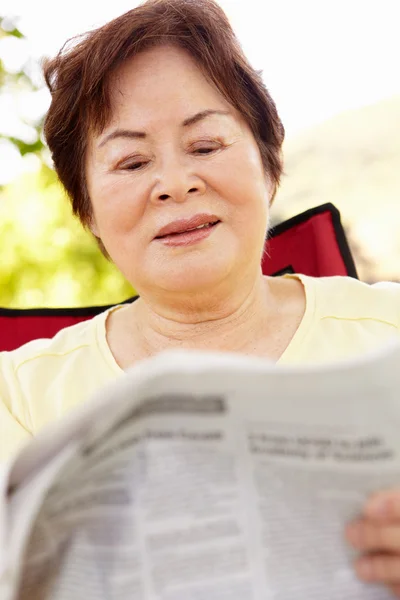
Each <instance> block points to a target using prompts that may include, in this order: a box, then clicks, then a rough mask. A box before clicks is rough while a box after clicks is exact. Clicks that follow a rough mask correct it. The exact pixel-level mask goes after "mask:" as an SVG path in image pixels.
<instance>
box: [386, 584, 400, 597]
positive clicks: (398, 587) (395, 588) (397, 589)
mask: <svg viewBox="0 0 400 600" xmlns="http://www.w3.org/2000/svg"><path fill="white" fill-rule="evenodd" d="M388 587H389V590H390V591H391V592H392V594H393V596H394V597H395V598H400V583H397V584H394V585H389V586H388Z"/></svg>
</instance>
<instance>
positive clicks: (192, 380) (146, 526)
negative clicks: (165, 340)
mask: <svg viewBox="0 0 400 600" xmlns="http://www.w3.org/2000/svg"><path fill="white" fill-rule="evenodd" d="M399 365H400V347H399V346H391V347H389V348H386V349H385V350H384V351H382V352H380V353H377V354H374V355H373V356H368V357H367V358H364V359H363V360H359V361H353V362H346V363H341V364H337V365H333V366H327V367H318V368H317V367H284V366H280V367H278V366H276V365H273V364H269V363H268V362H266V361H264V360H261V359H252V358H246V357H240V356H235V355H223V354H206V353H191V352H187V353H184V354H183V353H179V352H178V353H176V352H172V353H167V354H162V355H159V356H157V357H155V358H153V359H150V360H149V361H146V362H143V363H140V364H139V365H138V366H137V367H135V368H134V369H132V370H131V371H130V372H128V373H127V374H126V376H123V377H121V378H120V379H119V380H117V381H116V382H115V383H113V384H112V385H110V386H108V387H107V388H106V389H103V390H102V391H101V392H100V393H99V394H98V395H97V396H96V397H95V398H93V399H92V400H91V401H89V402H87V403H86V404H85V405H84V406H82V407H80V409H79V410H77V411H76V412H74V413H73V414H72V415H71V416H70V417H68V418H67V419H65V420H63V421H62V422H60V423H58V424H56V425H52V426H50V427H48V428H47V429H46V430H44V431H43V433H42V434H40V435H39V436H38V437H37V438H35V439H34V440H32V442H30V443H29V444H28V445H27V446H26V447H25V448H24V449H23V450H22V451H21V452H20V453H19V454H18V455H17V456H16V458H14V459H13V460H12V461H10V462H9V463H8V464H7V465H6V466H5V467H4V468H3V472H2V475H1V483H0V598H1V600H50V599H51V600H67V599H68V600H70V599H74V600H76V599H77V598H79V599H80V598H84V599H85V600H127V599H135V600H272V599H273V600H304V599H307V600H317V599H318V600H321V599H322V598H323V599H326V600H343V599H344V598H345V599H346V600H361V599H362V600H375V599H376V600H378V599H379V600H385V599H389V598H390V597H391V596H390V595H389V592H387V591H385V588H384V587H382V586H378V585H377V586H374V585H370V584H368V585H367V584H363V583H361V582H360V581H358V580H357V579H356V577H355V575H354V573H353V568H352V561H353V560H354V554H353V553H352V551H351V550H350V548H349V547H348V546H347V544H346V542H345V540H344V527H345V524H346V523H347V522H348V521H349V520H351V519H353V518H354V517H356V516H357V515H359V514H360V511H361V508H362V506H363V504H364V502H365V499H366V498H367V496H368V495H369V494H370V493H372V492H375V491H378V490H380V489H382V488H386V487H388V486H394V485H398V484H399V483H400V436H399V428H400V398H399V390H400V369H399Z"/></svg>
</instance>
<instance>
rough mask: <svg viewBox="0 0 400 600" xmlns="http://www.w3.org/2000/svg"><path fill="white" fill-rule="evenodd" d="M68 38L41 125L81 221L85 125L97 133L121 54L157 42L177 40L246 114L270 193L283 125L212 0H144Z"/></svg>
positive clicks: (106, 116) (86, 217)
mask: <svg viewBox="0 0 400 600" xmlns="http://www.w3.org/2000/svg"><path fill="white" fill-rule="evenodd" d="M70 42H72V43H69V42H67V43H66V44H65V45H64V46H63V48H62V49H61V50H60V52H59V53H58V55H57V56H56V57H55V58H53V59H50V60H47V61H45V63H44V67H43V70H44V76H45V80H46V83H47V85H48V87H49V89H50V92H51V96H52V101H51V105H50V108H49V110H48V112H47V116H46V119H45V124H44V133H45V138H46V141H47V144H48V146H49V148H50V151H51V153H52V158H53V162H54V167H55V170H56V172H57V175H58V177H59V179H60V181H61V183H62V184H63V185H64V187H65V189H66V191H67V193H68V195H69V197H70V199H71V203H72V209H73V212H74V214H75V215H77V216H78V217H79V219H80V220H81V222H82V224H83V225H84V226H87V225H88V223H89V222H90V217H91V216H92V207H91V202H90V198H89V193H88V190H87V185H86V177H85V158H86V150H87V146H88V139H89V134H90V132H98V133H100V132H101V131H102V130H103V129H104V128H105V126H106V125H107V124H108V122H109V120H110V118H111V97H110V89H109V82H110V77H111V76H112V74H113V73H114V72H115V70H116V69H117V68H118V66H119V65H121V64H122V63H123V62H124V61H126V60H127V59H130V58H132V57H133V56H135V55H137V54H138V53H139V52H141V51H143V50H145V49H147V48H149V47H152V46H156V45H163V44H174V45H177V46H179V47H181V48H183V49H184V50H186V51H187V52H188V53H189V54H190V55H191V56H192V58H193V59H194V60H195V61H196V62H197V64H198V65H199V68H200V69H201V70H202V72H203V73H204V74H205V76H206V77H207V78H208V80H209V81H211V82H212V83H213V84H214V85H215V86H216V88H217V89H218V90H219V91H220V93H221V94H222V95H223V96H224V98H225V99H226V100H227V101H228V102H229V103H230V104H231V105H233V106H234V107H235V108H236V109H237V110H238V111H239V112H240V113H241V114H242V115H243V117H244V119H245V120H246V122H247V123H248V125H249V126H250V128H251V131H252V133H253V135H254V137H255V140H256V142H257V144H258V147H259V149H260V154H261V157H262V162H263V165H264V168H265V170H266V173H267V174H268V175H269V177H270V178H271V180H272V183H273V184H274V194H275V192H276V189H277V187H278V185H279V182H280V178H281V175H282V170H283V165H282V154H281V149H282V143H283V139H284V128H283V125H282V123H281V121H280V118H279V115H278V112H277V110H276V106H275V103H274V101H273V100H272V98H271V96H270V94H269V92H268V90H267V89H266V87H265V85H264V83H263V81H262V78H261V74H260V72H258V71H256V70H254V69H253V68H252V67H251V65H250V64H249V62H248V61H247V59H246V57H245V56H244V54H243V50H242V48H241V46H240V44H239V42H238V40H237V38H236V36H235V34H234V32H233V30H232V28H231V25H230V23H229V21H228V19H227V17H226V15H225V13H224V12H223V10H222V8H221V7H220V6H219V5H218V4H217V3H216V2H215V1H214V0H147V1H146V2H144V3H143V4H141V5H140V6H138V7H137V8H134V9H132V10H130V11H128V12H127V13H125V14H123V15H121V16H120V17H118V18H116V19H114V20H113V21H110V22H109V23H107V24H106V25H104V26H102V27H100V28H98V29H95V30H93V31H90V32H89V33H86V34H84V35H83V36H81V37H78V38H73V39H72V40H70ZM103 250H104V249H103Z"/></svg>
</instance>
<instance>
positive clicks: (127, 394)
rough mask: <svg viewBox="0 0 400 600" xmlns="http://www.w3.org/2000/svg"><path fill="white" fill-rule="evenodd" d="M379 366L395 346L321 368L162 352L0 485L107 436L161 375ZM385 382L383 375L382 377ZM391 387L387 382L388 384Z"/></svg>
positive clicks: (399, 351) (90, 404) (46, 437)
mask: <svg viewBox="0 0 400 600" xmlns="http://www.w3.org/2000/svg"><path fill="white" fill-rule="evenodd" d="M379 363H381V368H382V369H384V370H385V371H388V372H389V373H392V372H393V369H396V368H398V365H400V344H399V343H398V342H397V341H396V342H392V341H390V342H389V343H388V344H386V345H384V346H382V347H381V348H379V349H377V350H375V351H373V352H370V353H368V354H366V355H363V356H361V357H356V358H352V359H350V360H341V361H337V362H334V363H327V364H323V365H313V364H307V365H279V364H278V365H277V364H275V363H273V362H272V361H268V360H266V359H263V358H258V357H248V356H244V355H239V354H234V353H214V352H198V351H178V350H177V351H175V350H172V351H167V352H162V353H160V354H158V355H157V356H155V357H152V358H148V359H145V360H143V361H141V362H139V363H137V365H135V366H134V367H132V368H131V369H129V370H127V371H126V374H125V376H123V377H121V378H120V379H117V380H116V381H113V382H111V383H109V384H107V385H106V386H104V388H102V389H101V390H100V391H99V392H97V393H96V394H94V396H93V397H91V398H89V400H88V401H87V402H85V403H84V404H83V405H82V406H79V407H77V408H76V409H74V410H73V411H72V412H71V413H70V414H69V415H67V416H66V417H64V418H63V419H61V421H59V422H57V423H51V424H49V425H47V426H46V427H45V428H43V430H42V431H41V432H40V433H39V434H38V435H37V436H36V437H35V438H33V439H32V440H30V441H29V442H28V443H27V444H26V445H24V446H23V447H22V449H21V450H20V451H19V452H18V453H17V454H16V455H15V456H14V457H13V459H12V460H11V461H10V462H9V464H8V465H7V467H6V477H5V478H4V479H5V481H4V480H3V481H2V482H1V484H0V492H1V487H3V488H4V487H5V489H6V490H7V491H8V492H9V491H12V490H13V489H14V488H15V487H16V486H18V485H19V484H20V483H21V482H22V481H24V480H25V479H26V478H29V477H31V476H32V475H34V473H36V471H37V470H38V469H40V468H41V467H42V466H43V465H44V464H45V463H46V461H48V460H51V459H52V457H53V456H54V454H55V453H57V452H59V451H60V450H61V449H62V448H63V447H64V446H66V445H67V444H68V443H69V442H72V441H74V440H75V441H77V440H79V439H80V438H81V437H82V436H83V435H84V434H86V433H87V432H88V431H89V430H92V431H93V432H94V433H93V435H96V436H98V435H104V434H105V433H106V432H107V430H109V429H111V428H112V427H114V425H115V424H116V423H118V422H119V421H121V420H122V419H123V418H124V414H125V413H126V412H127V411H129V410H130V409H131V408H132V406H133V405H134V402H135V400H134V397H135V396H137V397H140V396H141V394H142V393H146V386H148V385H149V382H151V381H152V380H159V379H162V378H163V377H164V376H166V375H171V374H176V376H177V377H179V376H182V375H183V374H187V375H190V374H193V375H195V374H196V375H199V374H207V375H210V376H212V374H213V373H218V372H221V371H228V372H235V373H239V372H243V373H269V374H270V376H272V377H274V376H276V377H282V375H283V374H284V375H285V377H294V378H299V377H303V378H304V380H305V381H309V380H310V377H312V376H313V375H314V376H319V377H321V376H322V377H324V375H325V374H332V373H337V374H338V375H339V374H341V373H349V372H354V374H355V376H357V374H358V373H360V375H361V376H362V377H363V378H365V377H368V373H369V372H370V369H369V366H375V367H377V365H378V364H379ZM382 377H383V379H384V373H383V372H382ZM389 381H390V378H389ZM114 397H118V398H121V399H122V401H121V402H120V403H119V405H118V406H114V405H113V406H112V408H113V414H109V412H107V417H106V418H105V417H104V411H106V409H107V408H109V407H110V406H111V405H112V403H113V400H112V398H114Z"/></svg>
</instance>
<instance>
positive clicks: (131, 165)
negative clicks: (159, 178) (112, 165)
mask: <svg viewBox="0 0 400 600" xmlns="http://www.w3.org/2000/svg"><path fill="white" fill-rule="evenodd" d="M147 164H148V161H144V160H134V161H131V162H125V163H121V164H119V165H118V169H120V170H121V171H139V169H142V168H143V167H145V166H146V165H147Z"/></svg>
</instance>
